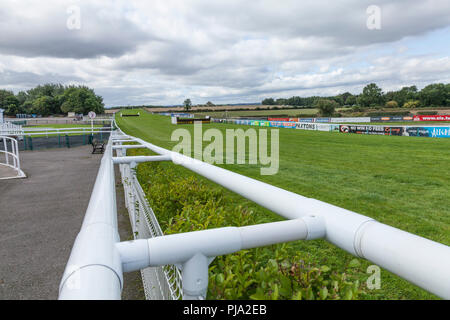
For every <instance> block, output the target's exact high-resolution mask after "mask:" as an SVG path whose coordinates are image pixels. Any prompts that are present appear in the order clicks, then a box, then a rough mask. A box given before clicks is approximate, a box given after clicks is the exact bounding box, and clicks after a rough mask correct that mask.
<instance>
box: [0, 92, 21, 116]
mask: <svg viewBox="0 0 450 320" xmlns="http://www.w3.org/2000/svg"><path fill="white" fill-rule="evenodd" d="M19 105H20V104H19V100H17V98H16V96H15V95H14V93H13V92H12V91H8V90H0V108H2V109H4V110H5V113H6V114H7V115H10V116H14V115H16V114H17V113H18V112H17V111H18V110H19Z"/></svg>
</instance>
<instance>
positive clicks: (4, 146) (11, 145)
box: [0, 136, 25, 180]
mask: <svg viewBox="0 0 450 320" xmlns="http://www.w3.org/2000/svg"><path fill="white" fill-rule="evenodd" d="M0 154H2V155H3V156H4V158H3V157H1V158H2V161H1V162H0V165H2V166H6V167H9V168H11V169H14V171H15V172H16V174H15V175H12V176H9V175H8V176H7V177H0V180H3V179H11V178H24V177H25V173H24V172H23V171H22V170H21V169H20V157H19V145H18V143H17V140H16V139H14V138H12V137H7V136H0ZM3 159H4V162H3Z"/></svg>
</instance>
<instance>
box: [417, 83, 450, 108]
mask: <svg viewBox="0 0 450 320" xmlns="http://www.w3.org/2000/svg"><path fill="white" fill-rule="evenodd" d="M419 100H420V105H421V106H423V107H439V106H450V84H446V85H445V84H443V83H436V84H430V85H428V86H426V87H425V88H423V89H422V90H421V91H420V93H419Z"/></svg>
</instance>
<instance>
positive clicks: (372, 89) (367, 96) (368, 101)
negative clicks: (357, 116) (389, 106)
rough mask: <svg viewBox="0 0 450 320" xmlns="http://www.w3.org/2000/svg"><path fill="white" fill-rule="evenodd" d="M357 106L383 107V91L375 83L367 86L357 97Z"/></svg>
mask: <svg viewBox="0 0 450 320" xmlns="http://www.w3.org/2000/svg"><path fill="white" fill-rule="evenodd" d="M358 104H359V105H360V106H362V107H375V106H380V105H383V91H382V90H381V88H379V87H378V86H377V85H376V84H375V83H371V84H368V85H367V86H365V87H364V89H363V92H362V94H361V95H360V96H359V98H358Z"/></svg>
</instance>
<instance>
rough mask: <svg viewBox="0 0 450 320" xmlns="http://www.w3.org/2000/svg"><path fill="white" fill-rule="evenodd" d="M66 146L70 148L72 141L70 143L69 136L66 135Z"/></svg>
mask: <svg viewBox="0 0 450 320" xmlns="http://www.w3.org/2000/svg"><path fill="white" fill-rule="evenodd" d="M66 146H67V148H70V141H69V135H68V134H66Z"/></svg>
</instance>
